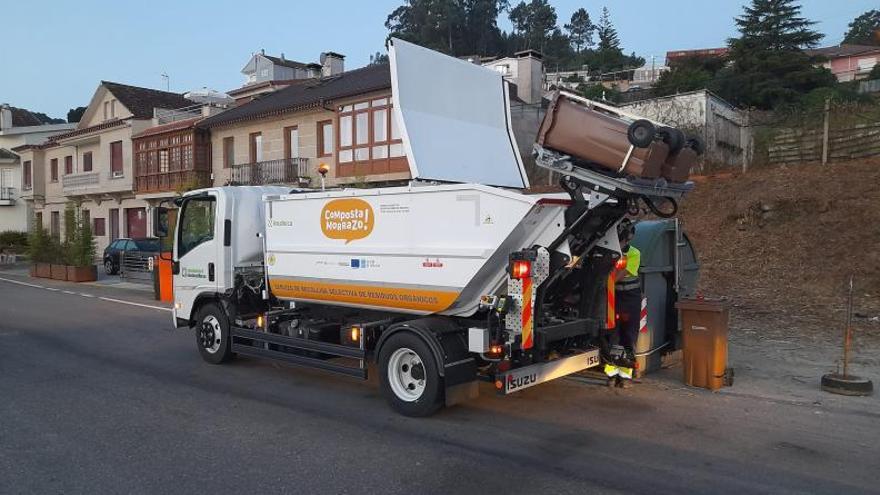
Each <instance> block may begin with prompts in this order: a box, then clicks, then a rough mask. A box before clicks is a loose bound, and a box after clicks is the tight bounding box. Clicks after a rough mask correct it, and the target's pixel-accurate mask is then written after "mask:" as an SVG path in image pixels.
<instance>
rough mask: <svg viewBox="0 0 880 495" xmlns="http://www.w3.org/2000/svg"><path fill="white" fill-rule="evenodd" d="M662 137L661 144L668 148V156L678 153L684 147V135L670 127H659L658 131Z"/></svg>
mask: <svg viewBox="0 0 880 495" xmlns="http://www.w3.org/2000/svg"><path fill="white" fill-rule="evenodd" d="M659 133H660V135H661V136H663V142H664V143H666V145H667V146H669V154H670V155H671V154H673V153H678V150H680V149H681V148H682V146H684V143H685V137H684V133H683V132H681V131H679V130H678V129H675V128H672V127H661V128H660V131H659Z"/></svg>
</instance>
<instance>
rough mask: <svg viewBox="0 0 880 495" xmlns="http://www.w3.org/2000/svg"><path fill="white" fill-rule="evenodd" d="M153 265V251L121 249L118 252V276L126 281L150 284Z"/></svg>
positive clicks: (154, 259)
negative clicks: (121, 250)
mask: <svg viewBox="0 0 880 495" xmlns="http://www.w3.org/2000/svg"><path fill="white" fill-rule="evenodd" d="M155 266H156V253H155V252H152V251H150V252H147V251H123V252H121V253H119V278H120V279H122V280H125V281H127V282H136V283H145V284H152V283H153V270H154V268H155Z"/></svg>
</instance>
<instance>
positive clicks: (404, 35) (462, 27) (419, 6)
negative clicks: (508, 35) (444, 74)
mask: <svg viewBox="0 0 880 495" xmlns="http://www.w3.org/2000/svg"><path fill="white" fill-rule="evenodd" d="M506 7H507V0H406V2H405V3H404V4H403V5H401V6H400V7H397V8H396V9H394V11H392V12H391V14H389V15H388V18H387V20H386V21H385V27H386V28H388V31H389V36H395V37H398V38H401V39H405V40H407V41H411V42H413V43H417V44H419V45H422V46H425V47H428V48H432V49H434V50H439V51H442V52H445V53H448V54H450V55H457V56H461V55H473V54H488V53H496V52H497V51H499V50H500V49H501V41H500V40H501V31H500V30H499V29H498V26H497V24H496V21H497V19H498V14H499V13H500V12H501V11H502V10H503V9H505V8H506Z"/></svg>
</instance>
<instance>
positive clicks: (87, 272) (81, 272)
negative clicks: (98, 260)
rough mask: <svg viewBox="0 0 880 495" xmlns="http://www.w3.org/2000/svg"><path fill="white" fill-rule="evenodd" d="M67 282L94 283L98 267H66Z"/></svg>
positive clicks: (96, 278)
mask: <svg viewBox="0 0 880 495" xmlns="http://www.w3.org/2000/svg"><path fill="white" fill-rule="evenodd" d="M67 280H68V281H69V282H94V281H95V280H98V267H97V266H95V265H92V266H68V267H67Z"/></svg>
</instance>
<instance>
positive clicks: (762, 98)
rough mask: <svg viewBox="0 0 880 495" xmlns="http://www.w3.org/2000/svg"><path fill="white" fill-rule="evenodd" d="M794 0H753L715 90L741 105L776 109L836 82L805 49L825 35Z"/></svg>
mask: <svg viewBox="0 0 880 495" xmlns="http://www.w3.org/2000/svg"><path fill="white" fill-rule="evenodd" d="M800 11H801V7H800V6H799V5H797V4H795V3H794V0H752V3H751V5H749V6H747V7H744V13H743V15H742V16H740V17H737V18H736V19H735V21H736V25H737V27H738V29H739V32H740V37H739V38H733V39H730V40H729V41H728V43H729V46H730V53H729V58H730V61H731V66H730V67H727V68H725V69H723V70H722V71H720V72H719V75H718V79H717V80H716V82H715V90H716V91H717V92H718V93H720V94H721V96H722V97H724V98H726V99H727V100H728V101H730V102H732V103H734V104H737V105H739V106H745V107H754V108H760V109H772V108H775V107H777V106H779V105H782V104H788V103H793V102H796V101H797V100H798V99H799V98H800V97H801V96H802V95H804V94H806V93H808V92H810V91H812V90H813V89H815V88H818V87H823V86H831V85H834V84H835V83H836V80H835V79H834V76H833V75H832V74H831V72H830V71H828V70H827V69H824V68H821V67H816V63H817V62H818V60H817V59H815V58H813V57H810V56H809V55H807V54H806V53H805V52H804V49H806V48H811V47H814V46H816V44H817V43H818V42H819V40H821V39H822V34H820V33H818V32H816V31H814V30H813V29H811V28H812V26H813V24H815V23H814V22H813V21H810V20H807V19H805V18H803V17H801V16H800Z"/></svg>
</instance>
